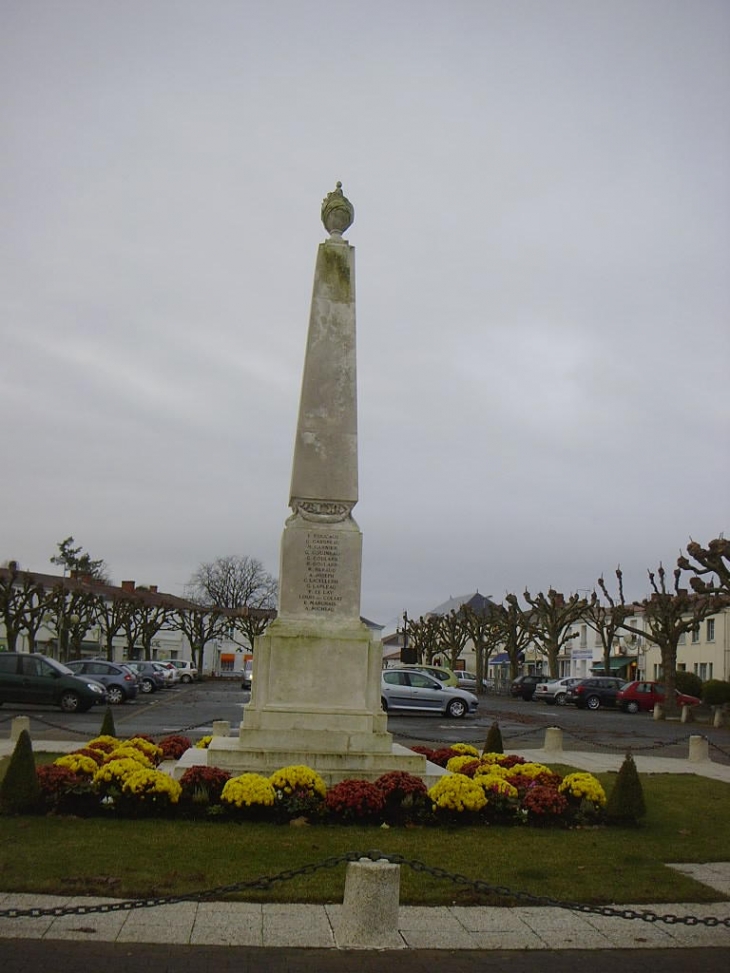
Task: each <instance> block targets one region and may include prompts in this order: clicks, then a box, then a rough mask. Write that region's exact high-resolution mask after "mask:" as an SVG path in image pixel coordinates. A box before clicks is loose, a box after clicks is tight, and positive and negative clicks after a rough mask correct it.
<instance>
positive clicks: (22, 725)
mask: <svg viewBox="0 0 730 973" xmlns="http://www.w3.org/2000/svg"><path fill="white" fill-rule="evenodd" d="M23 730H27V731H28V735H30V717H29V716H14V717H13V722H12V723H11V724H10V739H11V740H13V741H14V742H17V740H18V737H19V736H20V734H21V733H22V732H23Z"/></svg>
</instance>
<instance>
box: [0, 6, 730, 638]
mask: <svg viewBox="0 0 730 973" xmlns="http://www.w3.org/2000/svg"><path fill="white" fill-rule="evenodd" d="M729 43H730V6H729V5H728V3H727V2H725V0H449V2H448V3H446V2H444V0H371V2H363V0H343V2H340V3H338V4H332V3H331V2H327V3H325V2H320V0H307V2H306V3H305V2H302V0H207V2H205V3H202V2H198V0H194V2H193V0H125V2H121V0H64V2H57V0H3V2H2V4H0V132H1V134H0V144H1V146H2V151H1V153H0V158H1V159H2V163H1V170H0V171H1V173H2V178H0V205H1V207H2V208H1V211H0V253H1V254H2V259H1V260H0V301H1V302H2V313H1V315H0V407H1V408H2V414H3V416H4V419H3V421H2V426H1V428H2V433H1V438H0V442H1V443H2V456H3V475H2V477H1V478H0V504H1V509H2V518H1V521H0V560H3V559H8V558H15V559H17V560H18V561H19V562H20V564H21V566H22V567H24V568H27V569H30V570H38V571H49V570H50V571H52V570H53V568H52V567H51V566H50V565H49V558H50V556H51V555H52V554H53V553H54V552H55V548H56V544H57V543H58V541H60V540H62V539H63V538H64V537H66V536H68V535H69V534H71V535H73V536H74V537H75V538H76V541H77V543H79V544H81V545H82V546H83V547H84V548H85V549H86V550H88V551H89V552H90V553H91V555H92V556H93V557H95V558H104V559H105V560H106V562H107V564H108V566H109V568H110V571H111V574H112V577H113V579H114V580H115V582H117V583H119V582H120V581H121V580H123V579H125V580H126V579H134V580H136V581H137V583H146V584H150V583H152V584H154V583H157V584H158V585H159V587H160V589H161V590H167V591H171V592H173V593H175V594H181V593H182V592H183V588H184V586H185V584H186V582H187V581H188V579H189V577H190V575H191V573H192V572H193V571H194V569H195V568H196V566H197V565H198V564H199V563H200V562H202V561H207V560H212V559H214V558H216V557H218V556H222V555H227V554H246V555H249V556H252V557H256V558H258V559H260V560H261V561H262V562H263V564H264V566H265V567H266V568H267V570H269V571H270V572H271V573H272V574H277V573H278V558H279V543H280V538H281V531H282V528H283V524H284V521H285V519H286V517H287V516H288V513H289V510H288V507H287V502H288V490H289V477H290V472H291V458H292V447H293V442H294V432H295V425H296V416H297V408H298V398H299V386H300V380H301V370H302V364H303V354H304V345H305V340H306V330H307V324H308V317H309V301H310V297H311V286H312V273H313V269H314V261H315V256H316V248H317V245H318V243H319V242H321V240H323V239H324V237H325V236H326V233H325V231H324V229H323V227H322V225H321V222H320V205H321V201H322V198H323V196H324V195H325V194H326V193H327V192H329V191H330V190H331V189H333V188H334V184H335V181H336V180H338V179H341V180H342V182H343V185H344V190H345V193H346V195H347V196H348V198H349V199H350V200H351V201H352V203H353V204H354V206H355V223H354V225H353V226H352V227H351V228H350V230H349V231H348V233H347V237H348V239H349V241H350V243H351V244H352V245H353V246H355V248H356V256H357V301H358V304H357V320H358V371H359V376H358V379H359V443H360V503H359V504H358V506H357V508H356V510H355V516H356V519H357V520H358V523H359V524H360V527H361V528H362V531H363V535H364V558H363V597H362V610H363V613H364V614H365V615H367V616H368V617H369V618H372V619H374V620H376V621H378V622H380V623H383V624H385V625H386V626H387V627H391V628H392V626H394V624H395V622H394V619H395V617H396V616H397V615H399V614H400V613H401V612H402V611H403V610H404V609H407V610H408V611H409V613H410V614H414V615H415V614H418V613H419V612H422V611H424V610H427V609H428V608H431V607H433V606H435V605H437V604H438V603H440V602H442V601H444V600H445V599H446V598H448V597H449V596H450V595H458V594H463V593H466V592H471V591H474V590H476V589H478V590H479V591H481V592H482V593H483V594H489V595H492V596H493V597H494V598H496V599H497V600H501V599H502V598H503V597H504V594H505V593H506V592H509V591H515V592H521V591H522V590H524V588H525V586H527V587H529V588H530V589H531V590H532V591H533V592H535V591H538V590H540V589H546V588H547V587H548V586H551V585H552V586H554V587H557V588H559V589H561V590H563V591H565V592H568V591H576V590H579V591H583V590H584V589H592V588H593V586H594V584H595V582H596V579H597V578H598V576H599V575H600V574H601V573H602V572H605V573H606V576H607V577H609V576H611V575H612V572H613V570H614V569H615V567H616V565H617V564H619V563H620V564H621V567H622V568H623V570H624V573H625V577H626V579H627V588H628V589H629V590H628V592H627V593H628V594H630V595H635V596H640V595H643V594H645V593H646V590H647V579H646V569H647V568H649V567H655V566H656V565H657V564H658V562H659V561H660V560H663V561H664V563H665V565H667V566H672V567H673V566H674V562H675V560H676V557H677V555H678V553H679V551H680V549H681V548H682V547H683V546H684V545H685V544H686V543H687V541H688V539H689V538H690V536H691V537H693V538H695V539H696V540H700V541H702V542H706V541H708V540H709V539H710V538H712V537H716V536H718V534H719V533H720V532H721V531H728V530H729V529H730V517H729V516H728V506H729V504H728V479H729V477H728V474H729V473H730V461H729V457H730V452H729V450H728V440H729V435H728V434H729V432H730V396H729V391H728V371H729V368H728V366H729V365H730V326H729V324H728V307H729V306H730V302H729V300H728V299H729V298H730V276H729V274H728V270H729V268H730V198H729V197H730V60H729V59H728V56H727V54H728V49H729ZM391 623H392V625H391Z"/></svg>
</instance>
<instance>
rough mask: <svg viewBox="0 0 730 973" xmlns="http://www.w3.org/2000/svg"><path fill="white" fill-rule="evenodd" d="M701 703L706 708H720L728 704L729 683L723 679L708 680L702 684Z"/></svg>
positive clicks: (729, 701) (729, 700) (729, 695)
mask: <svg viewBox="0 0 730 973" xmlns="http://www.w3.org/2000/svg"><path fill="white" fill-rule="evenodd" d="M702 702H703V703H707V705H708V706H722V705H723V704H724V703H730V682H725V681H724V680H723V679H709V680H708V681H707V682H706V683H703V684H702Z"/></svg>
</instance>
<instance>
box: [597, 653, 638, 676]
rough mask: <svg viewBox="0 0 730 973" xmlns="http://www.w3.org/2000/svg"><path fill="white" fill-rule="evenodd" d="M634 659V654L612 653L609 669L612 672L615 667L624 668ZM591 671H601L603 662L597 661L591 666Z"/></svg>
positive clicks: (634, 660)
mask: <svg viewBox="0 0 730 973" xmlns="http://www.w3.org/2000/svg"><path fill="white" fill-rule="evenodd" d="M636 661H637V660H636V656H635V655H612V656H611V671H612V672H613V671H614V670H616V669H624V668H625V667H626V666H628V665H630V664H631V663H632V662H636ZM591 672H603V662H598V663H597V664H596V665H594V666H591Z"/></svg>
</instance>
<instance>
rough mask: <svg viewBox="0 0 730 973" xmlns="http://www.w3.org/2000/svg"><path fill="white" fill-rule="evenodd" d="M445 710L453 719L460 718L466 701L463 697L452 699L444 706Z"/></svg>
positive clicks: (464, 710)
mask: <svg viewBox="0 0 730 973" xmlns="http://www.w3.org/2000/svg"><path fill="white" fill-rule="evenodd" d="M446 712H447V713H448V715H449V716H451V717H452V718H453V719H455V720H460V719H461V718H462V716H463V715H464V714H465V713H466V703H465V702H464V700H463V699H452V700H451V702H450V703H449V705H448V706H447V707H446Z"/></svg>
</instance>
